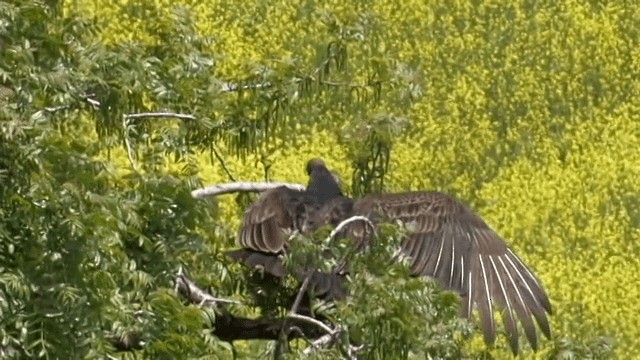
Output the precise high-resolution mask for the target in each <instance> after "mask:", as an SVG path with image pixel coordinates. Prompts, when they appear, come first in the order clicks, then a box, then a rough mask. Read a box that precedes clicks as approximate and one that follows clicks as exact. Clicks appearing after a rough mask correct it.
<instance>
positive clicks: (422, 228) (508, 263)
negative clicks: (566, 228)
mask: <svg viewBox="0 0 640 360" xmlns="http://www.w3.org/2000/svg"><path fill="white" fill-rule="evenodd" d="M307 172H308V173H309V174H310V182H309V186H308V188H307V190H306V191H305V192H297V191H293V190H289V189H286V188H277V189H274V190H271V191H268V192H265V193H264V194H263V195H262V196H261V197H260V198H259V199H258V200H257V201H256V202H255V203H254V204H253V205H252V207H251V208H250V209H249V210H248V211H247V212H246V214H245V220H244V224H243V227H242V232H241V236H240V243H241V244H242V246H243V247H244V249H242V250H238V252H242V254H244V255H243V256H235V258H238V259H240V260H242V261H244V262H245V263H247V264H248V265H250V266H256V264H257V265H259V266H262V267H264V269H265V271H267V272H269V273H271V274H273V275H276V276H283V275H284V269H283V267H282V264H281V262H280V260H279V259H278V260H277V261H275V260H273V259H274V258H273V255H278V254H283V253H285V252H286V251H289V249H287V245H286V244H287V242H286V240H287V238H288V234H290V233H291V232H292V231H295V230H301V231H304V232H309V231H313V230H315V229H318V228H320V227H322V226H324V225H332V226H336V225H338V224H339V223H340V222H341V221H343V220H345V219H347V218H349V217H351V216H354V215H363V216H367V217H368V218H369V219H371V221H372V222H374V223H379V222H381V221H387V220H400V221H402V222H403V223H405V224H409V225H410V228H411V232H410V233H409V234H408V235H407V236H406V238H405V239H404V241H403V243H402V252H403V254H404V255H406V256H408V257H409V259H410V265H411V271H412V273H413V274H414V275H416V276H429V277H431V278H434V279H436V280H437V281H439V282H440V283H441V284H442V285H443V286H444V287H445V288H447V289H450V290H453V291H456V292H457V293H458V294H459V295H460V297H461V300H462V307H461V316H464V317H467V318H470V317H471V313H472V310H473V308H474V307H477V308H478V310H479V312H480V319H481V327H482V330H483V334H484V338H485V341H486V342H487V343H490V344H491V343H493V342H494V341H495V333H496V326H495V323H494V312H495V311H500V312H502V315H503V322H504V326H505V330H506V333H507V337H508V339H509V343H510V346H511V349H512V350H513V352H514V353H517V351H518V348H519V345H518V339H519V334H518V326H517V323H518V321H519V322H520V324H521V325H522V328H523V330H524V333H525V336H526V337H527V339H528V340H529V342H530V343H531V346H532V347H533V348H534V349H536V348H537V345H538V336H537V331H536V326H535V325H534V321H535V322H537V324H538V326H539V327H540V329H541V330H542V332H543V333H544V334H545V335H546V336H547V337H550V334H551V329H550V326H549V321H548V318H547V313H548V314H551V312H552V310H551V304H550V302H549V298H548V297H547V294H546V293H545V291H544V289H543V288H542V285H541V284H540V281H539V280H538V279H537V278H536V276H535V275H534V274H533V273H532V272H531V270H529V268H528V267H527V266H526V265H525V264H524V262H522V260H520V258H519V257H518V256H517V255H515V254H514V253H513V252H512V251H511V250H510V249H509V248H508V246H507V245H506V244H505V242H504V241H503V240H502V239H501V238H500V237H499V236H498V235H497V234H496V233H495V232H494V231H493V230H492V229H491V228H489V226H488V225H487V224H486V223H485V222H484V221H483V220H482V219H481V218H480V217H479V216H478V215H476V214H475V213H474V212H473V211H472V210H471V209H469V208H468V207H467V206H466V205H464V204H463V203H461V202H459V201H457V200H455V199H453V198H452V197H450V196H448V195H445V194H443V193H439V192H427V191H414V192H404V193H396V194H382V195H368V196H365V197H362V198H360V199H355V200H352V199H349V198H347V197H344V196H343V195H342V193H341V192H340V189H339V185H338V183H337V181H336V180H335V178H334V177H333V175H332V174H331V173H330V172H329V170H328V169H327V168H326V166H325V165H324V163H323V162H322V161H321V160H312V161H310V162H309V163H308V165H307ZM370 230H371V229H368V228H367V226H366V224H365V223H364V222H362V221H357V222H352V223H351V224H349V225H347V226H346V227H345V228H344V230H343V231H342V234H341V236H346V237H349V238H351V239H352V240H354V242H355V246H357V247H358V248H359V249H364V248H366V245H368V244H369V243H370V240H371V234H372V231H370ZM256 254H257V255H256ZM267 255H268V256H270V257H269V258H268V259H269V260H268V261H267V257H265V259H263V260H262V261H258V260H256V257H258V256H267ZM232 257H233V255H232ZM341 271H342V269H341ZM339 275H340V274H339V273H334V274H325V275H322V274H318V275H315V277H314V279H312V280H314V281H315V282H317V283H318V284H321V285H319V286H318V288H321V289H325V290H326V292H327V293H326V294H327V295H328V297H334V298H341V297H343V296H344V292H343V291H342V290H341V285H342V277H341V276H339ZM336 282H339V284H336ZM335 289H338V290H335ZM333 290H335V291H333Z"/></svg>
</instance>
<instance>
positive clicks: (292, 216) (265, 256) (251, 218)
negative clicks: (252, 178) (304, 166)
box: [227, 186, 304, 276]
mask: <svg viewBox="0 0 640 360" xmlns="http://www.w3.org/2000/svg"><path fill="white" fill-rule="evenodd" d="M303 194H304V193H303V192H302V191H298V190H292V189H289V188H287V187H284V186H282V187H277V188H275V189H272V190H267V191H265V192H264V193H262V195H260V197H259V198H258V200H256V201H255V202H254V203H253V205H251V207H250V208H249V209H248V210H247V211H246V212H245V214H244V220H243V224H242V229H241V230H240V236H239V237H238V242H239V245H240V246H242V249H239V250H235V251H230V252H227V255H228V256H229V257H231V258H233V259H235V260H239V261H242V262H244V263H245V264H247V265H249V266H250V267H256V266H258V267H262V268H263V269H264V270H265V271H266V272H268V273H270V274H272V275H275V276H284V267H283V265H282V261H281V260H280V258H279V257H278V255H280V254H283V253H284V252H285V251H286V242H287V239H288V237H289V235H290V234H291V232H293V231H294V230H295V229H296V228H297V225H296V224H297V222H298V221H299V220H298V218H299V216H300V214H301V211H302V208H301V206H302V199H303Z"/></svg>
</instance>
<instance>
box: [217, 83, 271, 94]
mask: <svg viewBox="0 0 640 360" xmlns="http://www.w3.org/2000/svg"><path fill="white" fill-rule="evenodd" d="M272 86H273V84H271V83H270V82H268V81H266V82H263V83H259V84H249V85H237V84H232V83H224V84H222V89H220V90H221V91H222V92H235V91H242V90H255V89H266V88H270V87H272Z"/></svg>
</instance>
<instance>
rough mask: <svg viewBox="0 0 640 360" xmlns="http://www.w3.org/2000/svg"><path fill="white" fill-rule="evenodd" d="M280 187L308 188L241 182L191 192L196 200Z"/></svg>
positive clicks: (282, 183)
mask: <svg viewBox="0 0 640 360" xmlns="http://www.w3.org/2000/svg"><path fill="white" fill-rule="evenodd" d="M280 186H286V187H288V188H289V189H293V190H300V191H304V190H305V189H306V187H305V186H304V185H302V184H295V183H285V182H278V181H274V182H266V181H264V182H250V181H240V182H233V183H223V184H216V185H211V186H207V187H204V188H201V189H196V190H193V191H192V192H191V196H193V197H194V198H204V197H208V196H218V195H223V194H232V193H238V192H263V191H266V190H271V189H275V188H277V187H280Z"/></svg>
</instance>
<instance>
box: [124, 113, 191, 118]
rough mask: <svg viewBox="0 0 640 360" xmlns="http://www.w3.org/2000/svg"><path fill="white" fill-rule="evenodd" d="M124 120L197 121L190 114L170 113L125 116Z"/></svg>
mask: <svg viewBox="0 0 640 360" xmlns="http://www.w3.org/2000/svg"><path fill="white" fill-rule="evenodd" d="M124 117H125V118H126V119H141V118H152V117H155V118H174V119H183V120H197V118H196V117H195V116H193V115H190V114H177V113H170V112H151V113H138V114H126V115H125V116H124Z"/></svg>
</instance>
